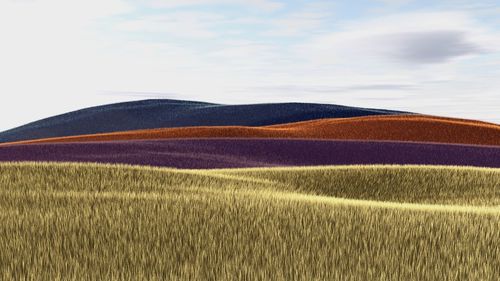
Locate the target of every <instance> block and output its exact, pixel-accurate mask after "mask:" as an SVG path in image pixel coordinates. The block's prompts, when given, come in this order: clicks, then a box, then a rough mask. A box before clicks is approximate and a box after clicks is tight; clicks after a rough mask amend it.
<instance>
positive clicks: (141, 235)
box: [0, 163, 500, 280]
mask: <svg viewBox="0 0 500 281" xmlns="http://www.w3.org/2000/svg"><path fill="white" fill-rule="evenodd" d="M0 218H1V219H0V221H1V224H0V272H1V274H2V276H1V277H0V278H1V279H2V280H498V279H497V278H498V276H500V232H499V231H498V230H499V229H500V169H483V168H459V167H430V166H344V167H313V168H266V169H231V170H203V171H201V170H173V169H160V168H147V167H132V166H120V165H97V164H70V163H62V164H54V163H9V164H0Z"/></svg>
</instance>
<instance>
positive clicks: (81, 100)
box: [0, 0, 500, 130]
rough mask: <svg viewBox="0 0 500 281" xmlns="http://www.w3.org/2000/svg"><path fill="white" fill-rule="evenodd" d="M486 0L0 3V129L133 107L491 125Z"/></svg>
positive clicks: (495, 101) (495, 70) (498, 115)
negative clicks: (176, 103)
mask: <svg viewBox="0 0 500 281" xmlns="http://www.w3.org/2000/svg"><path fill="white" fill-rule="evenodd" d="M499 3H500V2H498V0H491V1H488V0H483V1H482V0H476V1H473V0H471V1H466V0H463V1H461V0H429V1H426V0H415V1H412V0H364V1H361V0H359V1H358V0H344V1H337V0H335V1H334V0H330V1H311V0H308V1H306V0H304V1H300V0H291V1H284V0H283V1H282V0H136V1H132V0H85V1H84V0H0V36H1V39H0V95H1V100H0V130H5V129H9V128H12V127H15V126H18V125H22V124H24V123H26V122H30V121H34V120H37V119H40V118H43V117H48V116H51V115H55V114H60V113H64V112H67V111H70V110H75V109H80V108H83V107H88V106H92V105H99V104H105V103H111V102H119V101H127V100H138V99H146V98H174V99H187V100H201V101H210V102H219V103H262V102H287V101H302V102H321V103H334V104H345V105H352V106H362V107H376V108H386V109H400V110H408V111H414V112H420V113H428V114H436V115H444V116H455V117H460V118H471V119H480V120H485V121H492V122H496V123H500V4H499Z"/></svg>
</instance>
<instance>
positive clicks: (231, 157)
mask: <svg viewBox="0 0 500 281" xmlns="http://www.w3.org/2000/svg"><path fill="white" fill-rule="evenodd" d="M0 161H57V162H60V161H62V162H68V161H69V162H98V163H122V164H135V165H148V166H161V167H175V168H189V169H210V168H239V167H241V168H243V167H273V166H312V165H351V164H428V165H460V166H477V167H497V168H498V167H500V147H495V146H468V145H453V144H429V143H405V142H370V141H331V140H293V139H185V140H155V141H111V142H88V143H60V144H36V145H19V146H7V147H0Z"/></svg>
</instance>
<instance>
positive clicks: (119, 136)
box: [0, 115, 500, 147]
mask: <svg viewBox="0 0 500 281" xmlns="http://www.w3.org/2000/svg"><path fill="white" fill-rule="evenodd" d="M173 138H301V139H335V140H381V141H382V140H383V141H411V142H438V143H456V144H474V145H500V125H496V124H491V123H486V122H479V121H473V120H463V119H454V118H444V117H435V116H425V115H386V116H365V117H354V118H340V119H320V120H312V121H305V122H298V123H289V124H283V125H274V126H266V127H234V126H232V127H220V126H216V127H187V128H186V127H185V128H164V129H153V130H138V131H127V132H116V133H107V134H96V135H83V136H73V137H63V138H50V139H39V140H33V141H25V142H17V143H4V144H0V147H1V146H2V145H12V144H30V143H56V142H82V141H85V142H90V141H115V140H145V139H173Z"/></svg>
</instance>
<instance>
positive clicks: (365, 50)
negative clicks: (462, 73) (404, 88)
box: [299, 12, 499, 64]
mask: <svg viewBox="0 0 500 281" xmlns="http://www.w3.org/2000/svg"><path fill="white" fill-rule="evenodd" d="M497 38H498V36H497V34H495V33H491V32H489V31H487V30H485V29H484V28H482V27H481V26H479V25H478V24H476V23H475V22H474V21H473V20H472V19H471V18H470V17H468V16H467V15H466V14H464V13H460V12H427V13H425V12H418V13H407V14H398V15H394V16H386V17H382V18H376V19H370V20H365V21H357V22H351V23H346V24H343V25H341V26H340V30H339V31H337V32H332V33H329V34H326V35H321V36H318V37H316V38H315V39H313V40H312V41H311V42H309V43H306V44H303V45H302V46H301V47H300V48H299V52H301V53H302V54H305V55H308V56H309V57H310V58H311V59H313V60H315V61H316V62H323V63H326V64H334V63H343V62H344V63H345V62H349V61H352V59H353V58H355V59H356V60H357V61H361V60H362V61H364V62H365V63H366V62H378V63H393V62H398V61H399V62H401V61H402V62H408V63H411V64H425V63H434V62H446V61H447V60H450V59H453V58H456V57H461V56H466V55H473V54H478V53H481V52H483V51H488V50H494V49H496V48H498V46H499V42H498V39H497Z"/></svg>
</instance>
